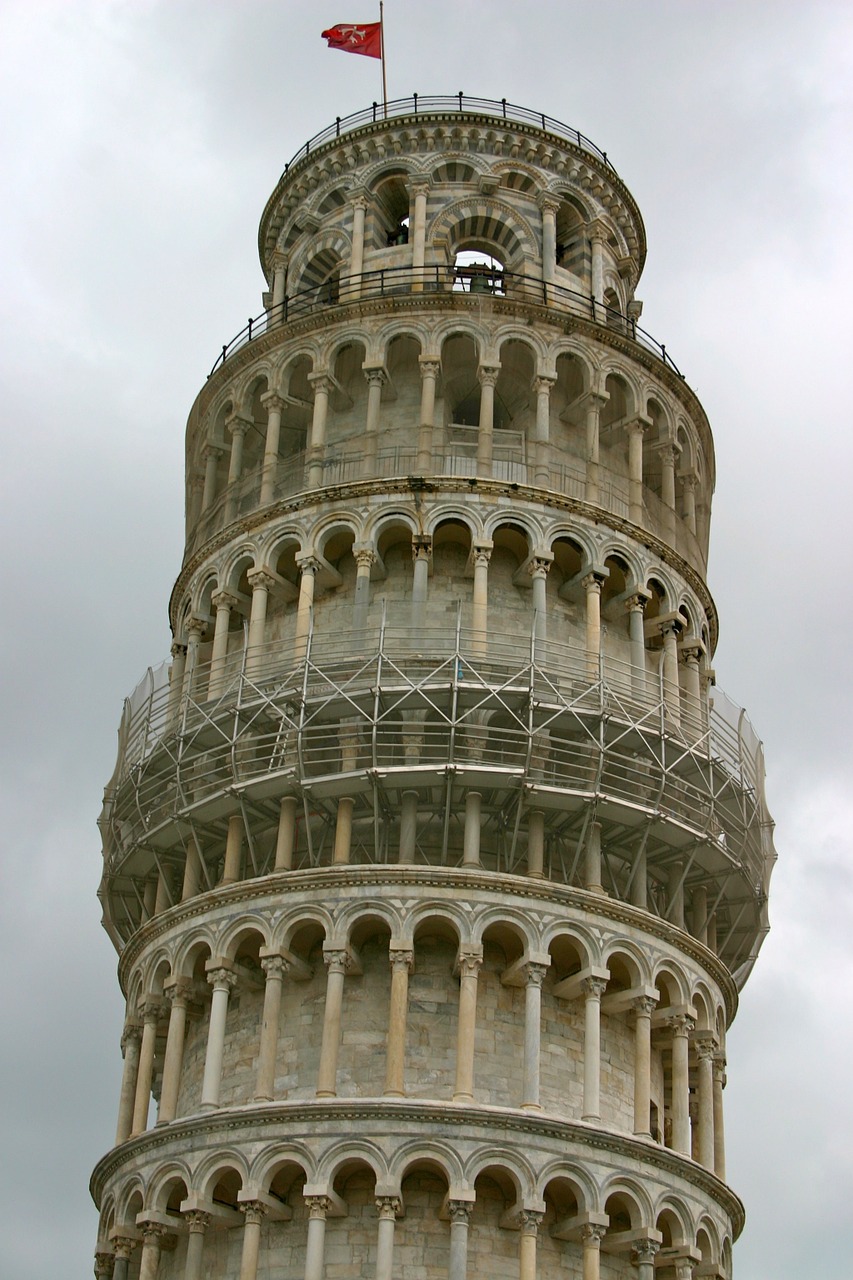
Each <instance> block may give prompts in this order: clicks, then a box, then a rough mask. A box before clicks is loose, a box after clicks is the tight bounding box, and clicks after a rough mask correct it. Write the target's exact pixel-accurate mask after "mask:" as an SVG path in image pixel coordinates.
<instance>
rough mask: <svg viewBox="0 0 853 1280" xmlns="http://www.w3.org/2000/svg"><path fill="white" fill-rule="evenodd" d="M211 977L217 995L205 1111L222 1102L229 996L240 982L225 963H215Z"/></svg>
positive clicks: (213, 1005)
mask: <svg viewBox="0 0 853 1280" xmlns="http://www.w3.org/2000/svg"><path fill="white" fill-rule="evenodd" d="M207 980H208V982H209V983H210V985H211V986H212V987H213V997H212V999H211V1002H210V1021H209V1023H208V1029H207V1052H206V1054H205V1059H204V1079H203V1081H202V1086H201V1108H202V1110H203V1111H215V1110H216V1108H217V1107H218V1106H219V1093H220V1089H221V1088H222V1058H223V1055H224V1052H225V1023H226V1019H227V1017H228V999H229V996H230V994H231V991H232V989H233V988H234V987H235V986H236V985H237V975H236V973H234V972H232V970H231V969H229V968H226V967H225V966H224V965H221V966H220V965H214V966H213V967H212V968H210V969H209V970H208V974H207Z"/></svg>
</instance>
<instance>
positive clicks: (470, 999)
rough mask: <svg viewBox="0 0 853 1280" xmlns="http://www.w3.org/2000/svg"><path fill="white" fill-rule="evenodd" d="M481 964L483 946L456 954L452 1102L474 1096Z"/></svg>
mask: <svg viewBox="0 0 853 1280" xmlns="http://www.w3.org/2000/svg"><path fill="white" fill-rule="evenodd" d="M482 963H483V956H482V948H478V949H477V950H476V951H461V952H460V955H459V1018H458V1022H457V1026H456V1080H455V1084H454V1089H453V1101H454V1102H471V1101H473V1098H474V1036H475V1032H476V1028H477V975H478V973H479V972H480V966H481V965H482Z"/></svg>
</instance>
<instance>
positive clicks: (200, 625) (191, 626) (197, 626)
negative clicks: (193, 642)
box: [185, 613, 207, 640]
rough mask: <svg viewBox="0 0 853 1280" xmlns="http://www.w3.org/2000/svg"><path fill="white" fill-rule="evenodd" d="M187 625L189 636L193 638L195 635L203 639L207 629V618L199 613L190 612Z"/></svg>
mask: <svg viewBox="0 0 853 1280" xmlns="http://www.w3.org/2000/svg"><path fill="white" fill-rule="evenodd" d="M185 626H186V631H187V635H188V637H190V638H191V637H192V636H193V635H195V636H196V637H197V639H199V640H201V638H202V636H203V635H204V633H205V631H206V630H207V618H202V617H200V616H199V615H198V614H197V613H193V614H190V616H189V617H188V618H187V620H186V623H185Z"/></svg>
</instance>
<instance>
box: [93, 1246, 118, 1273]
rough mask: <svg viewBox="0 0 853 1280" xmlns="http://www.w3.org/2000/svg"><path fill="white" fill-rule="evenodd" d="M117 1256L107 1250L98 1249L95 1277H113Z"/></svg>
mask: <svg viewBox="0 0 853 1280" xmlns="http://www.w3.org/2000/svg"><path fill="white" fill-rule="evenodd" d="M115 1260H116V1256H115V1254H114V1253H112V1252H107V1250H106V1249H98V1250H97V1251H96V1253H95V1275H96V1276H111V1275H112V1273H113V1267H114V1266H115Z"/></svg>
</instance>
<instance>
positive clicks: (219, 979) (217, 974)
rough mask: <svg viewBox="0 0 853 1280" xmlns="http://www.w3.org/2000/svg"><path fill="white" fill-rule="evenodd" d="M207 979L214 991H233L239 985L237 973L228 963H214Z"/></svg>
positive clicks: (208, 971)
mask: <svg viewBox="0 0 853 1280" xmlns="http://www.w3.org/2000/svg"><path fill="white" fill-rule="evenodd" d="M207 980H208V982H209V983H210V985H211V986H212V987H213V990H214V991H233V989H234V987H236V985H237V975H236V973H235V972H234V970H233V969H229V968H228V967H227V966H226V965H214V967H213V968H212V969H208V970H207Z"/></svg>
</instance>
